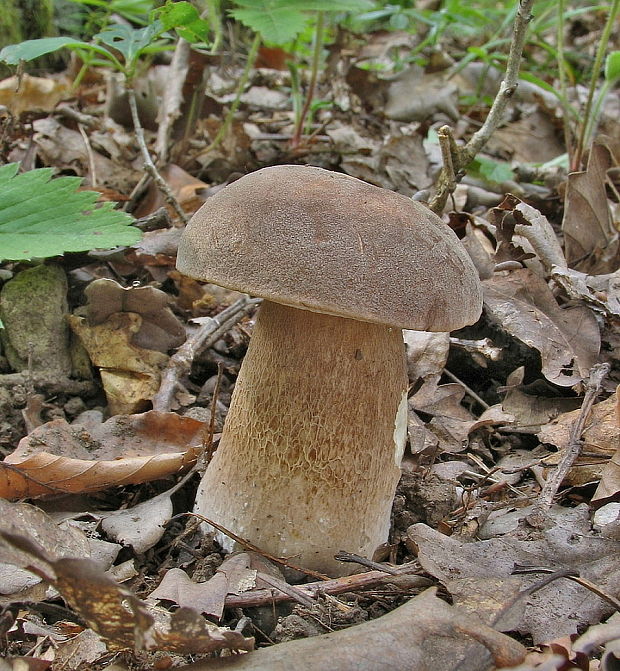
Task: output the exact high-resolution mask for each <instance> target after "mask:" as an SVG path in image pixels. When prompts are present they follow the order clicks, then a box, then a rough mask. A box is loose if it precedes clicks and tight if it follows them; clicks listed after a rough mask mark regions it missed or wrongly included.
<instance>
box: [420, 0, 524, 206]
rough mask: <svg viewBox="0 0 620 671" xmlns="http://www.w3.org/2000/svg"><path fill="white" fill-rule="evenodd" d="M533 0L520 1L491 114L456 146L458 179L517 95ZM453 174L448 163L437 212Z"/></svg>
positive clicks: (441, 178)
mask: <svg viewBox="0 0 620 671" xmlns="http://www.w3.org/2000/svg"><path fill="white" fill-rule="evenodd" d="M533 4H534V0H520V2H519V9H518V10H517V14H516V16H515V23H514V28H513V35H512V43H511V45H510V53H509V55H508V62H507V64H506V76H505V77H504V79H503V81H502V83H501V84H500V87H499V91H498V92H497V95H496V96H495V100H494V101H493V105H492V106H491V109H490V110H489V114H488V116H487V118H486V120H485V122H484V124H483V125H482V127H481V128H480V129H479V130H478V131H476V132H475V133H474V134H473V136H472V137H471V139H470V140H469V142H468V143H467V144H466V145H465V146H464V147H456V146H455V149H456V151H454V152H453V155H452V173H453V174H454V176H455V177H456V178H457V179H458V177H459V174H460V173H461V171H463V170H464V169H465V168H466V167H467V166H468V165H469V164H470V163H471V162H472V160H473V159H474V157H475V156H476V154H477V153H478V152H479V151H480V150H481V149H482V147H483V146H484V145H485V144H486V143H487V141H488V140H489V138H490V137H491V135H492V134H493V133H494V131H495V130H496V129H497V128H498V126H499V124H500V123H501V121H502V118H503V116H504V112H505V111H506V106H507V105H508V101H509V100H510V98H512V96H513V95H514V92H515V90H516V88H517V83H518V77H519V64H520V61H521V54H522V53H523V46H524V44H525V36H526V33H527V26H528V24H529V22H530V21H531V20H532V13H531V10H532V6H533ZM440 130H441V131H442V132H443V133H444V134H447V135H449V136H450V138H451V137H452V136H451V131H450V129H449V127H447V126H443V127H442V128H441V129H440ZM451 177H452V176H451V174H450V173H449V169H448V167H446V166H444V168H442V171H441V174H440V175H439V180H438V184H437V191H436V192H435V195H434V196H433V198H432V200H431V202H430V203H429V207H430V209H431V210H433V212H436V213H437V214H441V213H442V212H443V209H444V207H445V205H446V201H447V200H448V196H449V195H450V193H451V192H452V191H451V182H452V179H451Z"/></svg>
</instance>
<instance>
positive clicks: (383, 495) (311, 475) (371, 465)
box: [177, 165, 482, 575]
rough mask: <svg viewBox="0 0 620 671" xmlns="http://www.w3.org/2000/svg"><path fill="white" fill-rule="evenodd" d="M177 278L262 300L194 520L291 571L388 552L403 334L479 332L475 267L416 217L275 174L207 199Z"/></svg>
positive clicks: (403, 406)
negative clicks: (292, 566) (345, 556)
mask: <svg viewBox="0 0 620 671" xmlns="http://www.w3.org/2000/svg"><path fill="white" fill-rule="evenodd" d="M177 267H178V269H179V270H180V271H181V272H182V273H185V274H187V275H189V276H191V277H193V278H197V279H201V280H208V281H209V282H212V283H215V284H218V285H221V286H223V287H228V288H230V289H237V290H239V291H243V292H245V293H248V294H251V295H254V296H260V297H262V298H263V299H264V301H263V303H262V305H261V307H260V309H259V314H258V317H257V320H256V325H255V326H254V331H253V334H252V338H251V342H250V345H249V348H248V351H247V353H246V355H245V358H244V361H243V364H242V367H241V371H240V373H239V376H238V378H237V382H236V385H235V389H234V393H233V397H232V401H231V404H230V410H229V412H228V416H227V418H226V422H225V426H224V429H223V433H222V437H221V440H220V444H219V447H218V449H217V451H216V452H215V455H214V456H213V460H212V462H211V463H210V464H209V466H208V468H207V469H206V472H205V475H204V478H203V480H202V483H201V485H200V488H199V491H198V494H197V499H196V511H197V512H199V513H201V514H203V515H204V516H205V517H207V518H209V519H212V520H213V521H215V522H218V523H219V524H221V525H223V526H224V527H225V528H227V529H229V530H231V531H233V532H234V533H235V534H237V535H238V536H241V537H243V538H246V539H248V540H250V541H251V542H252V543H254V544H255V545H258V546H259V547H261V548H263V549H264V550H267V551H269V552H271V553H272V554H274V555H277V556H281V557H290V558H291V563H296V564H298V565H301V566H304V567H305V568H309V569H313V570H318V571H322V572H324V573H328V574H333V575H335V574H342V573H346V572H347V568H346V565H344V564H342V563H340V562H338V561H336V560H335V559H334V558H333V557H334V554H335V553H336V552H338V551H339V550H347V551H349V552H354V553H358V554H361V555H363V556H368V557H371V556H372V554H373V552H374V551H375V549H376V548H377V547H378V546H380V545H381V544H382V543H385V542H386V541H387V538H388V531H389V525H390V510H391V506H392V500H393V497H394V493H395V489H396V485H397V483H398V479H399V475H400V461H401V457H402V454H403V450H404V446H405V440H406V435H407V383H408V381H407V373H406V365H405V348H404V344H403V338H402V329H403V328H407V329H417V330H429V331H450V330H453V329H457V328H461V327H463V326H465V325H467V324H471V323H473V322H475V321H476V320H477V319H478V317H479V315H480V311H481V306H482V298H481V290H480V285H479V281H478V275H477V273H476V270H475V268H474V266H473V264H472V262H471V261H470V259H469V257H468V255H467V253H466V252H465V250H464V248H463V247H462V246H461V244H460V242H459V240H458V238H457V237H456V235H455V234H454V233H453V232H452V231H451V230H450V228H449V227H448V226H446V225H445V224H444V223H443V222H442V221H441V219H440V218H439V217H437V216H436V215H434V214H433V213H432V212H431V211H430V210H428V209H427V208H426V207H425V206H424V205H422V204H420V203H417V202H414V201H413V200H411V199H410V198H407V197H406V196H403V195H399V194H397V193H394V192H392V191H389V190H386V189H381V188H378V187H376V186H372V185H370V184H367V183H365V182H363V181H361V180H358V179H355V178H353V177H349V176H347V175H343V174H340V173H335V172H331V171H328V170H323V169H321V168H315V167H308V166H296V165H283V166H276V167H271V168H264V169H262V170H258V171H257V172H254V173H251V174H248V175H246V176H245V177H242V178H241V179H239V180H238V181H236V182H233V183H232V184H230V185H228V186H227V187H225V188H224V189H222V190H221V191H220V192H218V193H217V194H216V195H215V196H213V197H211V198H209V199H208V200H207V201H206V203H205V204H204V205H203V206H202V207H201V208H200V210H198V212H197V213H196V214H195V215H194V216H193V218H192V220H191V221H190V223H189V225H188V226H187V229H186V230H185V232H184V234H183V236H182V238H181V243H180V246H179V252H178V259H177ZM220 540H221V541H223V543H224V546H225V548H226V549H231V548H232V545H233V544H232V542H231V541H229V540H228V539H226V538H225V537H223V536H221V537H220Z"/></svg>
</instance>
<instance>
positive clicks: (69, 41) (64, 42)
mask: <svg viewBox="0 0 620 671" xmlns="http://www.w3.org/2000/svg"><path fill="white" fill-rule="evenodd" d="M63 47H69V48H73V49H75V48H83V49H92V44H89V43H88V42H82V41H81V40H76V39H74V38H72V37H44V38H43V39H40V40H26V41H25V42H20V43H19V44H9V45H8V46H6V47H4V49H2V51H0V61H4V62H5V63H7V64H8V65H17V64H18V63H19V62H20V61H31V60H33V59H35V58H39V56H45V54H50V53H52V52H53V51H58V49H62V48H63Z"/></svg>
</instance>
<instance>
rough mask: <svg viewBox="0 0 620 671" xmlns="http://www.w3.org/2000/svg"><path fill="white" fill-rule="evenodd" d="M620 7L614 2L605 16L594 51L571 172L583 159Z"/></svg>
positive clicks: (576, 168)
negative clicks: (593, 104) (608, 46)
mask: <svg viewBox="0 0 620 671" xmlns="http://www.w3.org/2000/svg"><path fill="white" fill-rule="evenodd" d="M619 7H620V0H614V1H613V3H612V5H611V8H610V9H609V14H608V15H607V21H606V23H605V27H604V28H603V33H602V35H601V39H600V40H599V43H598V49H597V50H596V57H595V59H594V65H593V66H592V75H591V76H590V87H589V89H588V98H587V100H586V107H585V110H584V113H583V122H582V124H581V129H580V133H579V140H578V141H577V148H576V150H575V155H574V157H573V161H572V163H571V170H573V171H574V170H579V167H580V166H581V159H582V157H583V152H584V151H585V145H586V142H587V141H588V140H589V133H591V132H592V128H593V121H592V119H591V118H590V117H591V115H592V103H593V101H594V92H595V91H596V85H597V82H598V78H599V75H600V74H601V68H602V67H603V61H604V59H605V51H606V50H607V45H608V44H609V38H610V36H611V31H612V30H613V27H614V25H615V21H616V18H617V16H618V8H619Z"/></svg>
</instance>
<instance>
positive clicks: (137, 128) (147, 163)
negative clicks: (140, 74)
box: [125, 81, 189, 224]
mask: <svg viewBox="0 0 620 671" xmlns="http://www.w3.org/2000/svg"><path fill="white" fill-rule="evenodd" d="M125 86H126V88H127V99H128V100H129V109H130V110H131V119H132V121H133V128H134V132H135V134H136V139H137V140H138V146H139V147H140V151H141V152H142V158H143V159H144V168H145V170H146V171H147V172H148V173H149V175H150V176H151V178H152V179H153V181H154V182H155V184H157V187H158V188H159V190H160V191H161V192H162V193H163V194H164V198H165V199H166V202H167V203H168V204H169V205H170V206H171V207H172V208H173V209H174V211H175V212H176V213H177V215H178V216H179V219H180V220H181V221H182V222H183V223H184V224H187V223H188V222H189V219H188V218H187V215H186V214H185V212H183V209H182V208H181V206H180V205H179V201H178V200H177V199H176V198H175V197H174V194H173V193H172V191H171V190H170V187H169V186H168V184H167V183H166V181H165V180H164V178H163V177H162V176H161V175H160V174H159V171H158V170H157V168H156V167H155V164H154V163H153V159H152V158H151V154H150V152H149V150H148V147H147V146H146V141H145V139H144V130H143V129H142V124H141V123H140V117H139V115H138V105H137V103H136V92H135V91H134V89H133V85H132V83H131V81H127V82H126V84H125Z"/></svg>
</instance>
